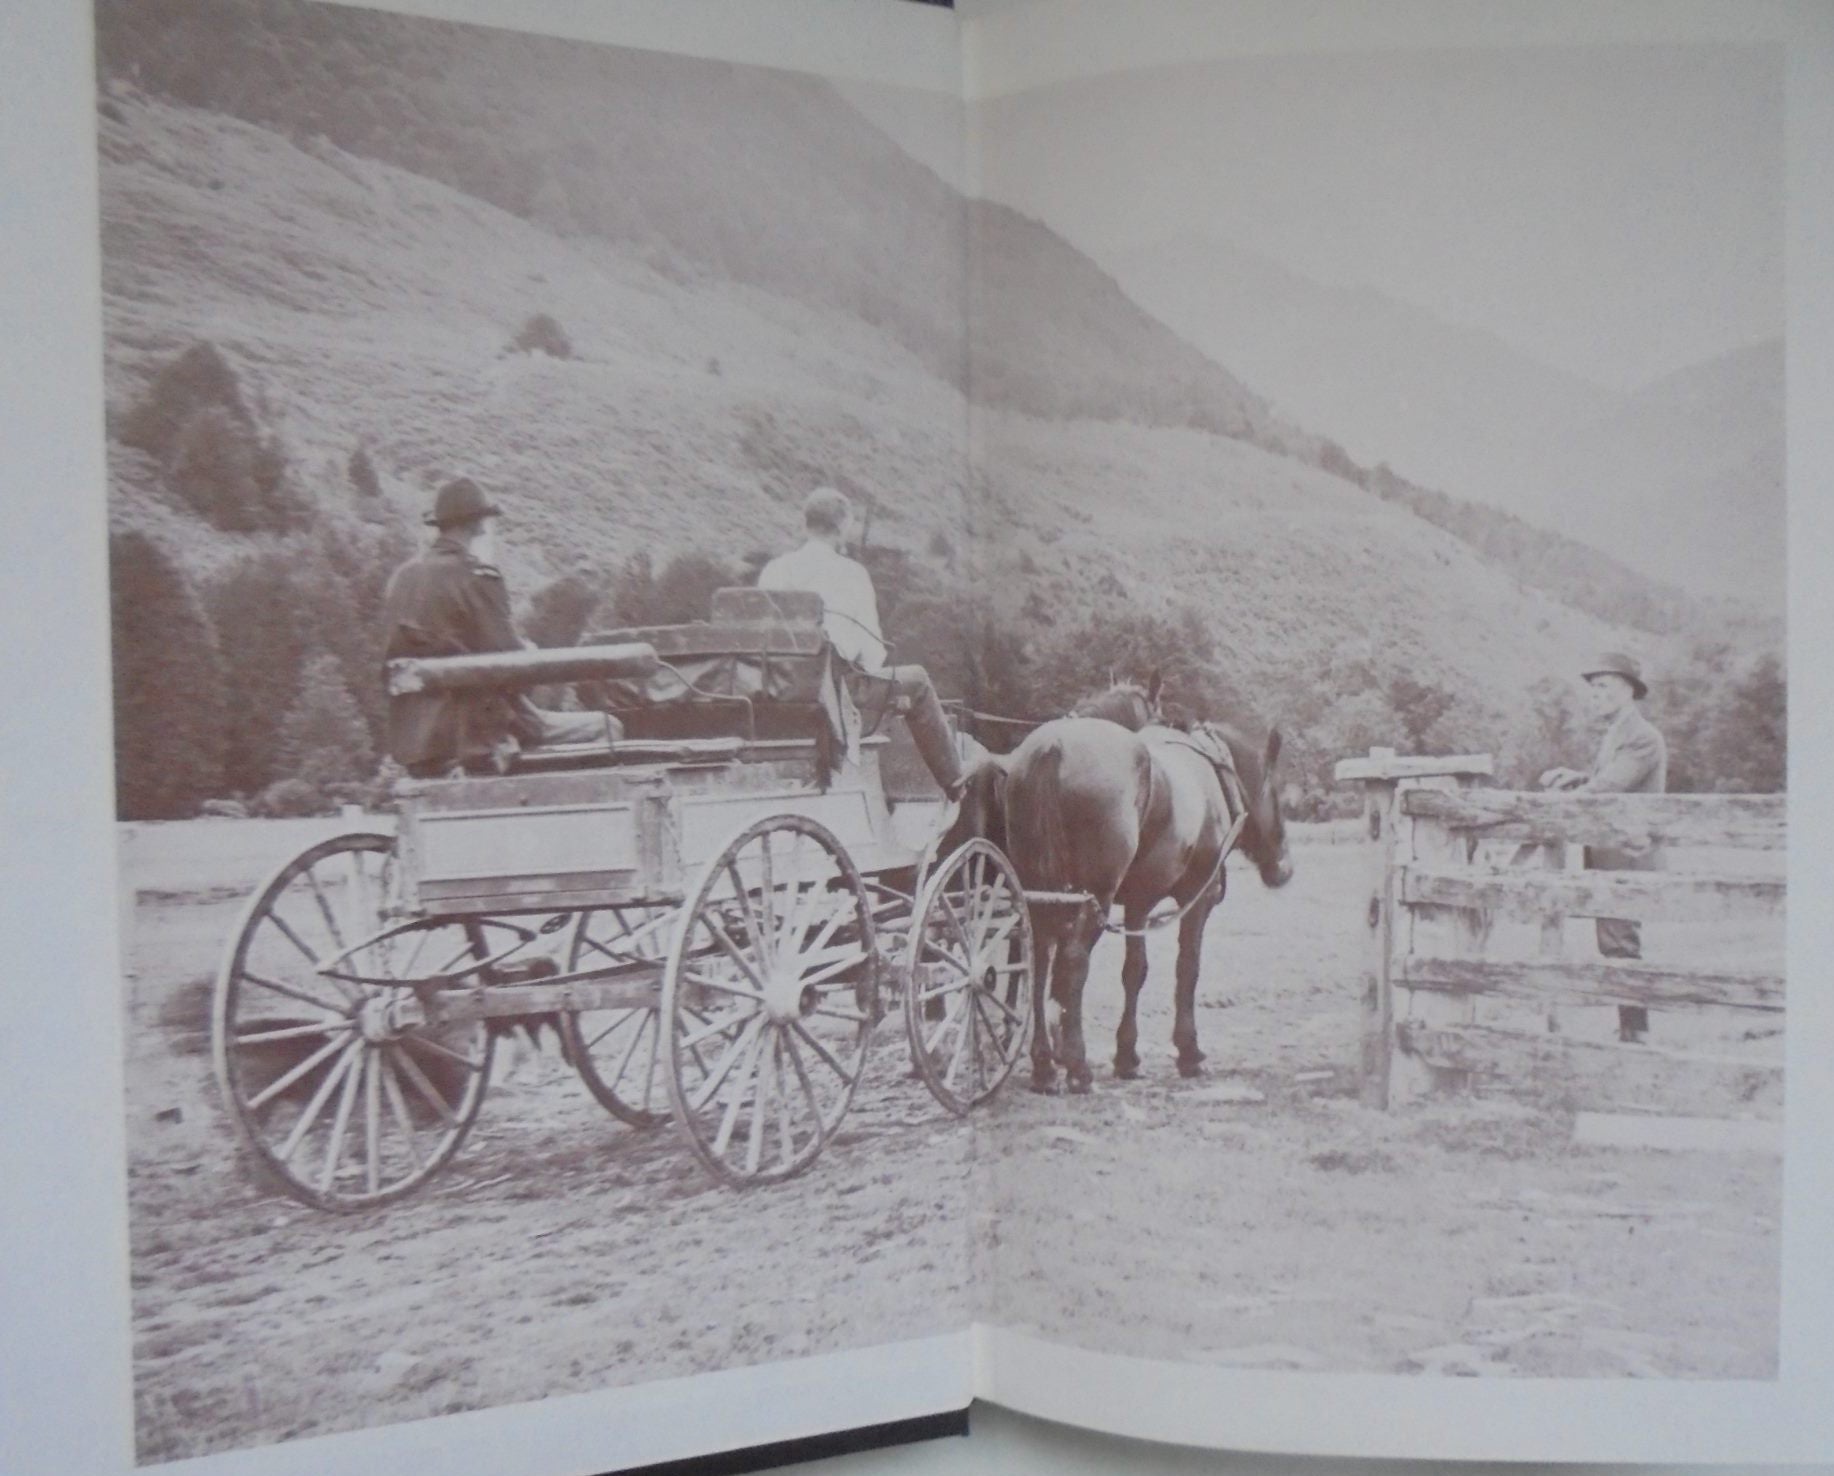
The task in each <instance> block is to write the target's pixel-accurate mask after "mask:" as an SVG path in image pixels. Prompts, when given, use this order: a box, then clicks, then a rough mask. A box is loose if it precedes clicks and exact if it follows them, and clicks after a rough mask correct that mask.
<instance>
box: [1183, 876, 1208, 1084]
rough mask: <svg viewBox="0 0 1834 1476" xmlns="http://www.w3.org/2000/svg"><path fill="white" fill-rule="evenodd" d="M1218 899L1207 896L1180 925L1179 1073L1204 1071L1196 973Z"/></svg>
mask: <svg viewBox="0 0 1834 1476" xmlns="http://www.w3.org/2000/svg"><path fill="white" fill-rule="evenodd" d="M1217 901H1218V898H1217V897H1215V896H1211V897H1206V898H1205V899H1204V900H1203V901H1201V902H1199V903H1198V904H1197V905H1196V906H1195V907H1193V908H1192V909H1191V910H1190V911H1189V912H1187V913H1186V914H1185V915H1184V918H1183V920H1182V921H1181V922H1180V923H1179V924H1178V983H1177V988H1176V990H1175V992H1174V993H1173V996H1172V1044H1173V1046H1175V1047H1176V1048H1177V1051H1178V1074H1179V1075H1180V1076H1198V1075H1201V1074H1202V1072H1203V1062H1204V1053H1203V1052H1202V1051H1200V1050H1199V1049H1198V1048H1197V973H1198V967H1199V965H1200V964H1201V963H1202V961H1203V951H1204V924H1205V923H1207V922H1208V921H1209V920H1210V910H1211V909H1212V908H1213V907H1215V906H1216V904H1217Z"/></svg>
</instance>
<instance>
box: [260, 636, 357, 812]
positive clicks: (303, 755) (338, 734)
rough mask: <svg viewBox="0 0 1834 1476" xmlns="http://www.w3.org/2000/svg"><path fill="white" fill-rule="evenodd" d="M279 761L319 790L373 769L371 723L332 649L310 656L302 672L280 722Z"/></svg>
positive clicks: (283, 766) (296, 775)
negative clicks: (357, 701) (290, 703)
mask: <svg viewBox="0 0 1834 1476" xmlns="http://www.w3.org/2000/svg"><path fill="white" fill-rule="evenodd" d="M280 763H281V766H282V768H284V769H285V770H286V771H287V773H288V777H290V778H293V779H298V780H303V781H304V782H305V783H307V784H309V785H310V786H312V787H313V788H314V789H316V790H318V791H320V792H321V793H322V792H323V791H324V790H326V788H327V787H328V786H330V785H333V784H338V783H341V782H343V781H346V780H356V779H362V778H365V777H366V776H368V775H369V774H370V773H372V772H373V771H374V769H375V763H376V757H375V751H374V750H373V749H372V748H371V747H370V740H369V727H368V725H367V724H366V723H365V722H364V721H363V714H362V712H361V711H359V710H358V708H357V704H356V700H355V699H354V698H353V697H352V696H351V695H350V689H349V687H347V686H346V685H345V684H344V674H343V672H342V670H341V669H340V667H339V665H338V659H337V657H335V656H333V655H331V654H329V653H328V652H327V653H323V654H320V655H317V656H314V657H312V658H311V660H309V661H307V662H306V665H305V669H304V670H303V671H302V672H301V674H300V681H299V695H298V697H297V698H295V699H294V702H293V705H292V707H291V708H289V709H288V711H287V715H286V717H285V719H284V720H283V721H282V722H281V725H280Z"/></svg>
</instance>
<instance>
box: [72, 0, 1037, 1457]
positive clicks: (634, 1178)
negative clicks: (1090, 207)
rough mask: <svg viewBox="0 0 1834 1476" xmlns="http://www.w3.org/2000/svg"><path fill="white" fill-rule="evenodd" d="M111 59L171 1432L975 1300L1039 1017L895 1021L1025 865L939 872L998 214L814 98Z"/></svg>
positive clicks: (546, 1387) (829, 98)
mask: <svg viewBox="0 0 1834 1476" xmlns="http://www.w3.org/2000/svg"><path fill="white" fill-rule="evenodd" d="M97 43H98V47H97V50H98V71H99V75H98V89H99V90H98V99H99V116H98V119H97V128H98V130H99V136H100V151H101V224H102V237H103V259H104V312H105V316H106V330H107V345H108V348H107V366H106V367H107V376H108V403H109V417H110V422H109V426H110V428H109V451H110V463H109V464H110V476H111V491H110V503H109V510H110V568H111V581H112V591H113V604H114V618H115V624H114V637H115V645H114V655H115V714H116V721H117V725H118V726H117V737H118V743H117V769H116V780H117V800H118V809H119V815H120V819H121V821H122V824H123V829H124V832H125V834H124V835H123V838H122V843H121V857H122V887H123V893H124V897H123V906H124V909H125V910H126V911H127V913H128V920H127V923H126V934H127V942H126V949H125V954H126V968H127V979H126V995H125V1000H124V1005H125V1011H126V1023H125V1037H126V1042H127V1045H126V1052H127V1078H128V1087H127V1094H128V1100H127V1112H128V1155H129V1199H130V1215H129V1218H130V1229H131V1253H132V1268H133V1300H134V1365H135V1389H134V1397H135V1410H136V1422H137V1425H136V1434H137V1440H138V1450H139V1455H140V1459H141V1460H142V1461H143V1462H157V1461H165V1460H170V1459H173V1458H177V1457H183V1456H190V1455H197V1454H203V1453H208V1452H211V1451H217V1450H223V1449H232V1448H235V1447H239V1446H247V1445H254V1444H264V1443H268V1442H273V1441H279V1440H287V1439H294V1438H298V1437H301V1436H306V1435H317V1434H324V1433H329V1432H333V1431H338V1430H343V1429H349V1428H353V1427H361V1426H365V1425H375V1424H381V1423H387V1422H395V1421H401V1420H408V1419H417V1418H425V1417H428V1416H434V1415H441V1414H449V1413H453V1412H457V1411H463V1410H470V1409H478V1408H485V1407H490V1406H494V1405H500V1404H504V1403H509V1402H516V1401H525V1400H530V1399H537V1398H542V1397H545V1396H552V1395H558V1394H567V1393H575V1392H579V1391H583V1390H596V1389H601V1388H605V1387H609V1386H613V1385H618V1384H627V1383H632V1382H638V1381H650V1380H657V1379H665V1378H672V1377H680V1376H683V1375H689V1374H698V1373H705V1372H708V1371H711V1370H717V1369H723V1368H731V1367H737V1366H743V1365H747V1364H755V1363H761V1362H766V1361H773V1360H782V1359H789V1358H799V1357H808V1356H810V1355H814V1354H820V1353H830V1352H835V1351H838V1350H844V1349H848V1348H853V1347H858V1346H860V1345H863V1344H877V1343H889V1342H894V1341H902V1340H908V1339H913V1338H919V1337H923V1336H927V1335H933V1334H937V1333H942V1332H949V1331H955V1330H960V1329H965V1328H966V1327H967V1325H968V1322H969V1319H970V1315H971V1313H970V1307H969V1274H968V1241H967V1227H968V1225H969V1219H970V1207H969V1203H968V1200H967V1198H966V1194H967V1189H968V1165H969V1138H968V1132H969V1129H968V1127H967V1124H966V1122H965V1121H964V1119H963V1116H962V1114H963V1113H964V1112H965V1111H966V1109H967V1107H968V1106H969V1105H970V1104H971V1102H972V1101H973V1100H974V1099H975V1098H976V1097H977V1096H985V1095H987V1094H989V1093H991V1091H992V1090H993V1089H994V1087H995V1086H996V1085H997V1084H998V1078H999V1077H1001V1076H1002V1075H1004V1074H1005V1073H1007V1072H1008V1071H1009V1070H1010V1067H1011V1062H1012V1058H1013V1052H1012V1051H1010V1050H1009V1049H1007V1047H1008V1046H1009V1045H1010V1042H1011V1038H1012V1037H1013V1035H1014V1032H1015V1030H1017V1029H1019V1028H1020V1027H1021V1025H1022V1021H1021V1020H1020V1018H1019V1016H1018V1015H1017V1012H1016V1011H1014V1010H1013V1007H1012V1006H1010V1005H1009V1006H1006V1008H1007V1009H1008V1010H1009V1011H1012V1015H1011V1018H1008V1017H1007V1016H1003V1015H999V1014H998V1013H997V1010H996V1007H995V1006H994V1005H993V1004H992V1003H986V1004H983V1005H981V1006H980V1007H979V1011H978V1012H977V1020H978V1021H979V1023H980V1025H981V1033H980V1034H978V1035H976V1036H975V1037H974V1040H973V1042H972V1056H971V1054H970V1052H969V1051H964V1050H962V1049H960V1039H961V1037H960V1032H959V1027H960V1023H961V1021H960V1018H959V1016H954V1015H951V1016H949V1019H948V1020H944V1019H941V1018H939V1019H937V1020H936V1021H933V1022H932V1023H931V1024H930V1025H929V1027H928V1033H929V1035H930V1037H931V1039H930V1041H929V1046H930V1048H931V1051H930V1054H934V1055H935V1057H936V1064H935V1065H932V1064H931V1063H930V1055H928V1054H926V1055H925V1056H924V1058H923V1059H924V1070H923V1073H922V1074H921V1075H920V1074H919V1073H918V1072H917V1071H916V1070H915V1069H914V1067H913V1058H912V1056H911V1053H910V1051H909V1049H908V1048H907V1046H906V1044H905V1042H904V1039H903V1032H902V1029H901V1027H900V1025H899V1021H898V1013H899V1012H898V1011H897V1009H896V1008H894V1006H895V1005H896V1003H897V999H896V996H897V995H898V992H899V990H900V988H901V986H900V985H899V984H898V982H897V981H898V980H900V979H901V978H903V977H904V976H905V975H906V974H908V973H909V966H908V964H907V962H906V961H905V958H904V954H905V951H906V950H907V948H908V947H910V946H911V944H910V941H909V940H911V939H912V938H914V937H919V936H923V935H924V929H925V928H928V930H929V933H930V934H932V935H934V934H935V933H936V931H937V928H938V927H939V926H941V923H940V921H939V920H941V919H944V918H946V917H947V916H948V915H949V913H950V909H951V908H952V906H953V905H954V904H953V903H952V901H951V899H952V897H960V896H964V895H971V896H972V897H973V898H974V902H975V906H976V907H977V908H984V909H995V908H1001V907H1003V908H1005V909H1006V910H1007V911H1008V912H1010V911H1011V910H1012V909H1014V908H1016V907H1022V905H1023V904H1022V902H1021V901H1020V900H1019V898H1018V895H1017V892H1016V890H1014V885H1015V884H1014V883H1013V882H1012V880H1011V878H1010V875H1009V868H1008V867H1007V866H1006V863H1005V862H1004V860H1003V858H1002V857H1001V856H1000V855H999V854H998V853H997V852H995V851H994V850H993V849H992V847H991V846H983V847H982V848H980V849H979V850H975V851H972V852H970V853H966V854H964V855H962V856H961V857H960V859H959V863H958V864H957V865H956V866H955V869H954V870H953V871H951V872H950V873H949V874H947V875H943V874H940V873H939V872H938V871H937V870H936V869H935V868H932V869H931V870H930V872H928V873H927V874H925V875H924V876H923V878H922V880H924V881H925V883H926V885H929V886H930V888H931V890H930V893H929V895H928V897H927V899H926V898H920V897H918V896H917V895H916V893H915V889H916V885H917V882H918V880H919V869H920V866H921V863H922V861H923V859H924V856H925V851H926V847H931V848H932V849H933V845H932V843H933V842H934V841H935V840H937V839H938V838H939V836H940V826H941V825H942V824H943V823H944V822H945V821H946V820H947V818H948V817H947V814H946V813H945V808H944V786H945V785H949V786H955V787H957V788H959V786H960V783H961V775H960V766H961V762H962V757H963V754H964V753H965V752H966V750H965V748H958V743H961V744H965V742H966V739H965V737H964V738H962V739H959V740H958V737H957V734H958V732H959V731H961V725H960V723H959V722H958V721H956V720H954V719H952V718H951V717H950V716H949V714H948V713H946V712H945V711H944V709H943V707H942V705H941V702H940V700H939V697H938V695H937V694H938V688H939V687H940V688H942V689H943V690H946V691H948V692H949V693H950V694H951V695H952V697H953V698H955V699H956V700H957V701H958V702H959V699H960V698H961V696H962V694H963V692H964V691H965V690H966V687H967V685H968V681H967V678H966V676H965V675H964V669H963V662H964V660H965V658H964V657H963V656H962V655H960V654H959V653H958V652H957V650H956V649H955V646H956V642H955V630H956V627H955V620H956V616H957V612H958V610H959V608H960V607H961V605H962V604H963V603H964V602H965V600H966V592H967V590H968V589H969V588H970V577H969V573H968V564H969V560H970V558H971V552H972V551H971V549H970V547H969V545H968V535H969V532H970V529H971V522H970V519H969V518H968V516H967V515H966V513H965V511H964V504H963V498H964V495H965V492H966V486H967V459H966V432H965V417H964V414H963V381H964V377H965V376H964V367H963V366H964V363H965V349H964V346H965V337H966V318H965V312H964V300H965V298H964V281H965V277H964V271H965V264H966V254H965V251H964V246H963V230H964V227H965V214H964V209H963V203H962V200H961V197H960V195H959V194H958V193H957V192H956V191H954V190H953V189H952V188H950V187H949V186H947V185H945V183H944V182H943V181H942V180H941V179H940V178H939V177H938V176H937V174H936V173H935V172H934V171H933V170H932V169H931V168H929V167H928V166H926V165H924V164H922V163H919V162H918V161H917V160H916V159H914V158H913V157H911V155H910V154H909V153H907V152H906V151H905V150H904V149H903V148H902V147H900V146H899V145H898V144H896V143H894V142H893V141H892V140H891V139H890V138H888V137H887V136H886V135H885V134H884V133H883V132H882V131H881V130H879V129H878V128H877V127H875V126H874V125H873V124H871V123H870V122H869V121H868V120H867V119H866V117H864V116H863V115H862V113H861V112H860V110H859V108H858V107H857V106H856V105H855V104H854V103H853V102H852V101H850V100H849V98H848V96H847V95H846V94H845V92H844V91H843V89H842V87H841V86H840V85H838V84H830V83H829V82H828V81H826V80H824V79H822V78H819V77H814V76H808V75H801V74H795V73H790V72H783V71H774V70H769V69H764V68H758V67H746V66H738V65H731V64H726V63H721V62H714V61H707V60H702V59H699V58H694V57H684V56H671V55H666V54H662V53H658V52H648V51H636V50H629V49H620V48H613V47H606V46H595V45H585V44H582V43H577V42H569V41H563V40H558V39H551V38H541V37H535V36H527V35H518V34H516V33H513V32H509V31H502V30H487V29H484V28H480V27H467V26H459V25H454V24H450V23H444V22H435V21H428V20H423V19H414V18H408V17H403V16H396V15H387V14H383V13H381V12H377V11H370V10H362V9H355V8H348V7H343V6H335V5H325V4H319V3H313V0H305V3H300V0H158V3H154V4H145V3H141V0H133V3H129V4H113V3H109V4H104V5H103V6H101V7H99V8H98V11H97ZM850 85H851V84H850ZM892 101H893V102H894V103H896V102H897V101H898V99H897V98H896V97H893V99H892ZM879 105H880V106H884V105H885V103H884V102H883V101H881V102H880V104H879ZM905 111H906V112H909V113H922V114H925V115H929V116H934V117H935V118H936V119H937V120H938V123H939V125H940V126H941V127H942V128H943V129H945V130H952V134H951V136H953V137H955V138H957V139H959V136H960V129H959V122H958V121H957V118H958V114H959V101H958V100H957V99H955V98H953V97H949V98H938V99H935V100H930V99H924V98H918V99H914V100H912V99H906V100H905ZM843 543H844V544H845V545H846V546H847V547H848V548H850V549H852V550H853V551H854V552H855V553H856V554H858V555H859V560H863V562H860V561H858V560H854V559H849V558H847V557H845V556H844V555H842V554H841V553H840V552H839V549H840V547H841V545H842V544H843ZM837 569H838V571H839V572H838V573H837V572H836V570H837ZM867 570H870V571H871V573H870V574H868V573H867V572H866V571H867ZM824 592H825V593H826V596H827V602H826V604H827V616H826V618H827V621H828V625H829V626H830V628H831V630H832V635H831V636H830V635H828V634H824V631H823V624H822V621H823V609H824V606H823V600H822V595H823V593H824ZM881 622H883V624H881ZM894 638H895V639H896V642H897V645H896V650H895V651H892V650H891V649H890V648H889V647H888V644H887V642H889V641H891V640H893V639H894ZM926 655H927V657H928V660H929V669H928V670H927V671H926V670H925V669H924V665H923V661H924V657H925V656H926ZM453 662H457V663H458V664H457V665H456V666H455V665H452V664H451V663H453ZM442 663H445V664H444V665H442ZM843 670H845V672H846V673H847V675H846V676H845V677H844V678H843V675H842V673H843ZM385 673H386V675H385ZM1002 889H1004V890H1002ZM925 906H927V908H928V911H927V912H923V911H921V909H922V908H923V907H925ZM997 921H998V920H997V919H996V918H994V917H993V916H992V913H991V911H989V912H988V914H987V915H985V916H982V915H979V914H978V913H977V915H976V917H975V918H974V920H973V926H974V927H975V928H976V929H977V930H980V931H991V930H992V929H993V928H994V927H995V925H996V923H997ZM976 937H977V944H976V946H977V947H979V946H982V945H981V943H980V942H979V941H978V940H979V933H978V932H977V935H976ZM773 938H775V939H776V940H777V941H771V940H772V939H773ZM779 945H781V946H779ZM996 946H997V942H996V943H989V944H987V945H986V947H988V948H992V947H996ZM766 949H768V950H769V956H768V960H767V958H766V956H765V955H764V953H763V952H761V950H766ZM931 951H932V952H934V951H935V949H934V947H932V950H931ZM881 960H882V961H883V968H882V969H881V967H880V962H881ZM941 963H942V967H941V968H940V969H938V968H933V967H930V966H929V963H928V962H926V970H927V971H926V973H925V977H926V979H928V978H931V976H932V975H935V978H934V979H933V980H932V982H931V985H930V987H931V988H933V989H935V990H938V991H941V990H942V989H943V988H944V987H945V986H946V985H947V984H948V982H949V981H948V979H947V977H946V974H947V957H944V958H943V959H942V960H941ZM962 963H963V966H964V967H965V965H966V963H967V960H966V958H964V959H963V960H962ZM1006 981H1007V983H1009V984H1012V985H1013V986H1014V987H1013V989H1012V991H1011V992H1012V993H1013V995H1014V996H1015V997H1019V996H1021V995H1022V993H1023V991H1022V990H1020V989H1019V988H1018V987H1017V977H1016V974H1015V973H1012V972H1009V973H1008V975H1007V980H1006ZM766 984H768V985H769V988H770V991H771V1003H770V1004H769V1006H768V1013H761V1012H760V1011H761V1010H762V1009H763V1008H764V1007H762V1006H760V1005H759V1004H758V1003H757V1001H756V1000H753V999H750V996H751V995H754V994H755V993H756V991H757V989H759V988H763V987H764V986H765V985H766ZM947 1002H948V1001H947V999H946V997H945V995H944V994H943V993H941V992H938V993H936V994H935V995H934V996H933V997H932V999H931V1000H930V1001H929V1002H928V1003H927V1004H926V1006H925V1007H923V1008H921V1009H920V1011H919V1013H920V1014H926V1013H927V1014H932V1015H939V1016H940V1014H941V1013H942V1009H943V1006H944V1005H945V1004H946V1003H947ZM950 1021H952V1022H953V1023H952V1024H950V1025H949V1028H950V1029H951V1031H952V1032H954V1038H952V1039H950V1040H948V1041H947V1043H946V1044H943V1045H939V1044H938V1043H937V1041H936V1040H935V1039H934V1037H935V1035H936V1033H937V1031H938V1029H940V1028H941V1027H942V1026H943V1025H944V1024H949V1022H950ZM869 1035H871V1036H876V1039H875V1040H874V1041H873V1049H872V1050H871V1051H870V1052H869V1051H868V1049H867V1046H868V1037H869ZM818 1162H819V1169H820V1171H819V1172H817V1173H813V1174H811V1173H807V1172H805V1170H808V1169H809V1168H810V1167H811V1165H814V1164H817V1163H818ZM785 1179H793V1182H792V1183H790V1184H787V1185H785V1186H784V1187H782V1188H780V1189H777V1188H773V1187H772V1186H773V1185H776V1184H777V1183H779V1181H782V1180H785ZM747 1190H750V1191H751V1192H746V1191H747Z"/></svg>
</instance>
